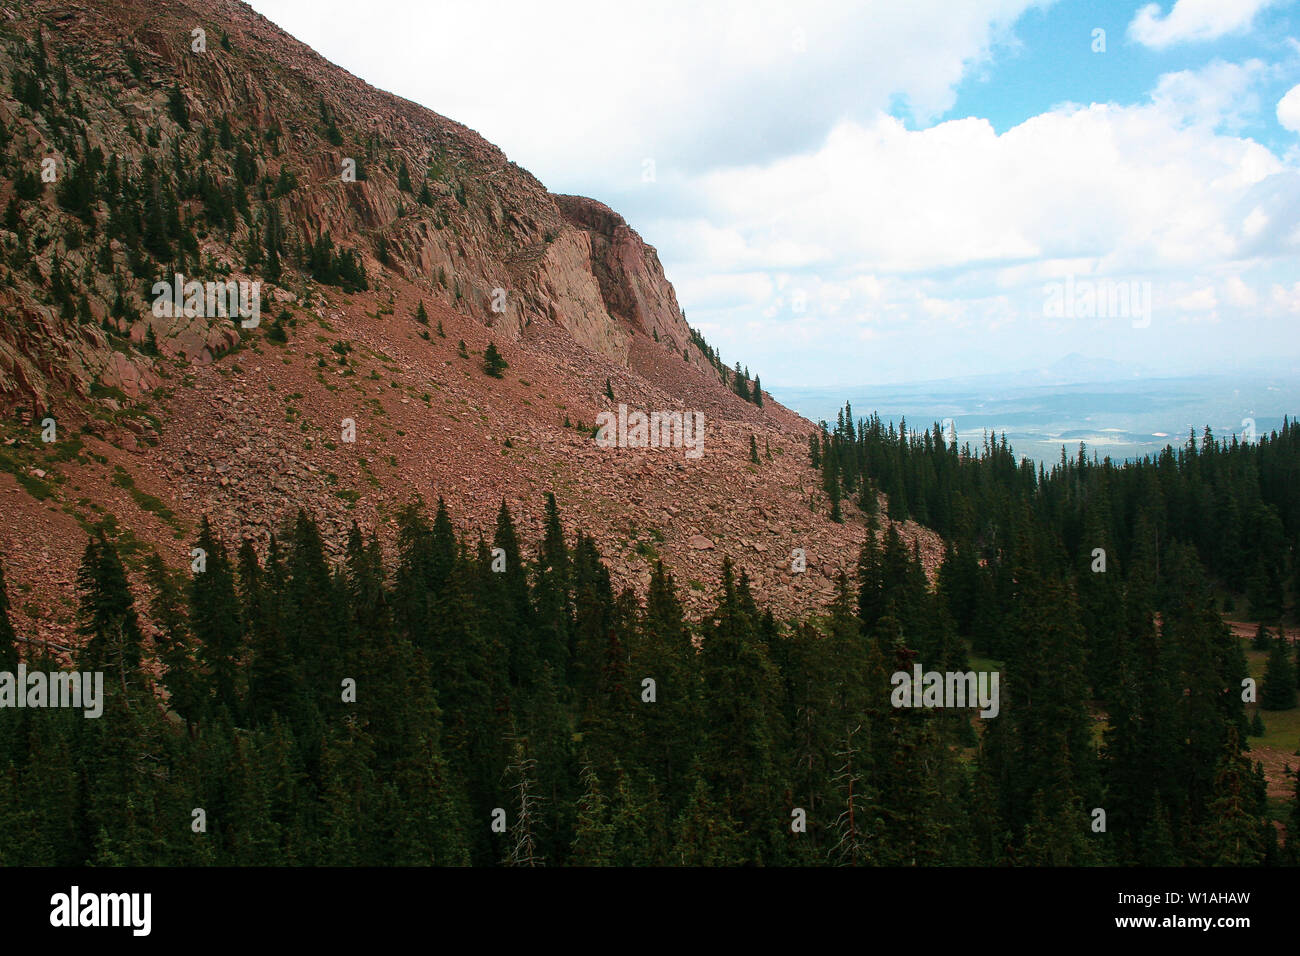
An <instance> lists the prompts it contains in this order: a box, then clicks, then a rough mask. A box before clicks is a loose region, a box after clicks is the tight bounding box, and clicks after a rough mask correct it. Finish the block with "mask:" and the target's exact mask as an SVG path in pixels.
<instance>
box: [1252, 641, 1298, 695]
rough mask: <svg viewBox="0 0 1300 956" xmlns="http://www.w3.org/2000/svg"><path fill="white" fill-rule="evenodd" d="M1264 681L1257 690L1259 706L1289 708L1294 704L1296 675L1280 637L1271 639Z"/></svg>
mask: <svg viewBox="0 0 1300 956" xmlns="http://www.w3.org/2000/svg"><path fill="white" fill-rule="evenodd" d="M1272 645H1273V646H1272V647H1271V648H1270V649H1269V653H1268V662H1267V663H1266V664H1265V665H1264V681H1263V683H1262V684H1261V685H1260V690H1259V706H1260V707H1261V708H1262V709H1264V710H1291V709H1292V708H1294V707H1295V706H1296V675H1295V672H1294V671H1293V670H1292V664H1291V655H1290V654H1289V653H1288V650H1287V646H1286V643H1285V642H1284V641H1283V640H1282V638H1280V637H1276V638H1274V639H1273V641H1272Z"/></svg>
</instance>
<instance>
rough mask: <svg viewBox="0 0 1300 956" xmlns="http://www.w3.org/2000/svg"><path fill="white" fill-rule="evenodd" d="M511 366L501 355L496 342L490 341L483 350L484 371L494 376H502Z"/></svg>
mask: <svg viewBox="0 0 1300 956" xmlns="http://www.w3.org/2000/svg"><path fill="white" fill-rule="evenodd" d="M509 367H510V366H509V365H508V364H507V363H506V360H505V359H504V358H502V357H501V353H500V352H498V351H497V347H496V343H495V342H489V343H488V346H487V349H486V351H484V352H483V371H485V372H487V374H489V375H491V376H492V377H493V378H500V377H501V373H502V372H504V371H505V370H506V369H508V368H509Z"/></svg>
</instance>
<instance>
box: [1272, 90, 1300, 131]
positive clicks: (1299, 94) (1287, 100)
mask: <svg viewBox="0 0 1300 956" xmlns="http://www.w3.org/2000/svg"><path fill="white" fill-rule="evenodd" d="M1277 121H1278V122H1279V123H1281V124H1282V125H1283V126H1284V127H1285V128H1286V129H1289V130H1290V131H1291V132H1293V133H1300V85H1297V86H1293V87H1291V89H1289V90H1287V92H1286V95H1285V96H1283V97H1282V99H1280V100H1278V103H1277Z"/></svg>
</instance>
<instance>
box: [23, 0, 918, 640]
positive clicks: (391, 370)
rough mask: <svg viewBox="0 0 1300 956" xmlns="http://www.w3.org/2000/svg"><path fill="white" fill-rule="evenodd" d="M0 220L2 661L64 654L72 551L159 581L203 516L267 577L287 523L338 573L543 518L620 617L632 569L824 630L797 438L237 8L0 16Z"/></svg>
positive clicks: (587, 207)
mask: <svg viewBox="0 0 1300 956" xmlns="http://www.w3.org/2000/svg"><path fill="white" fill-rule="evenodd" d="M196 30H202V31H203V33H202V34H201V37H202V38H203V39H204V40H205V42H204V43H203V44H199V43H198V42H197V38H198V37H199V36H200V35H199V34H196V33H195V31H196ZM196 46H201V47H202V49H201V50H200V49H196V48H195V47H196ZM47 161H48V162H47ZM47 169H49V170H52V173H53V175H52V176H51V178H50V179H48V180H46V179H44V177H43V175H42V174H43V173H44V172H45V171H46V170H47ZM349 172H355V177H352V176H350V175H347V173H349ZM0 210H3V212H2V213H0V555H2V556H3V560H4V562H5V568H6V573H7V577H8V581H9V584H10V587H11V589H15V590H14V591H13V593H15V594H17V595H30V596H31V599H25V598H20V597H16V598H15V599H14V602H13V607H14V613H15V615H16V616H17V618H18V622H19V623H20V625H21V626H22V627H23V628H24V629H25V630H27V631H28V632H30V633H34V634H37V635H41V636H44V637H47V638H49V639H50V640H53V641H56V642H60V643H65V644H67V643H72V642H75V640H76V637H75V628H74V626H73V620H72V615H71V609H72V608H74V607H75V606H76V593H75V582H74V569H75V568H76V566H77V563H78V561H79V559H80V555H81V553H82V551H83V550H84V548H85V544H86V536H87V533H88V532H90V531H92V530H104V531H105V533H107V534H110V535H111V536H113V537H115V538H116V539H118V540H119V541H120V542H121V543H122V545H123V548H122V550H123V552H124V554H125V555H126V556H127V561H128V564H129V570H130V571H131V572H132V573H135V572H137V571H138V570H139V561H140V560H142V557H143V556H144V555H145V554H147V553H148V552H149V551H151V550H154V551H157V553H158V554H159V556H160V557H161V558H162V560H163V561H164V562H165V563H166V564H168V565H170V566H171V567H173V568H177V569H181V568H183V567H187V566H188V564H187V562H188V560H189V558H188V553H189V548H190V547H191V542H192V541H193V538H194V534H195V529H196V527H197V524H198V521H199V519H200V518H201V517H202V516H208V517H210V518H211V520H212V521H213V523H214V525H215V526H216V527H217V529H218V530H219V531H220V533H221V534H222V535H223V536H224V538H225V540H226V541H227V542H230V543H232V544H237V543H238V542H240V541H241V540H246V541H249V542H250V543H252V544H253V546H254V547H256V548H265V547H266V546H267V542H268V538H269V535H270V533H271V532H272V531H275V530H277V529H282V528H283V527H284V525H285V522H286V521H289V520H292V518H293V516H294V515H295V514H296V512H297V510H298V509H299V508H307V509H309V510H311V511H312V512H313V513H314V515H316V517H317V518H318V520H319V521H320V522H321V525H322V527H323V528H324V530H325V531H326V533H327V536H328V537H327V541H326V546H327V548H329V549H330V550H331V553H333V554H337V553H338V548H339V546H340V545H341V544H342V542H343V541H344V540H345V538H346V535H347V531H348V528H349V527H350V526H351V524H352V523H353V522H354V521H355V522H357V523H358V524H359V525H360V526H361V527H362V528H365V529H368V530H373V531H375V532H376V533H377V534H378V535H379V536H380V537H384V536H386V535H389V534H391V533H393V527H394V522H393V515H394V514H395V513H396V512H397V510H398V509H399V508H401V507H403V506H405V505H407V504H409V503H410V502H411V501H412V499H413V498H415V497H417V496H419V497H423V498H424V499H425V500H426V501H427V502H432V501H435V500H436V499H437V498H439V497H442V498H444V499H445V500H446V502H447V504H448V507H449V508H450V510H451V513H452V514H453V515H454V516H455V518H456V520H457V521H458V522H459V523H460V525H461V530H462V531H464V532H466V533H468V534H470V535H471V536H474V535H477V534H478V533H481V532H483V531H486V532H487V533H488V534H490V533H491V528H492V526H493V522H494V518H495V514H496V511H497V509H498V508H499V507H500V504H501V502H502V500H503V499H504V500H505V501H507V502H508V504H509V506H510V509H511V511H512V513H513V514H514V515H515V519H516V522H517V525H518V527H519V529H520V533H521V535H522V537H523V540H524V541H525V542H526V543H527V542H535V541H537V540H538V539H539V537H540V534H541V528H542V503H543V496H544V495H545V493H547V492H552V493H554V494H555V496H556V498H557V500H558V503H559V506H560V508H561V509H562V511H563V513H564V515H565V518H566V521H567V522H568V528H569V529H570V531H571V532H572V531H575V530H577V529H582V530H583V531H584V532H585V533H586V534H589V535H591V536H592V537H593V538H595V539H596V541H597V543H598V545H599V547H600V550H601V552H602V554H603V555H605V558H606V561H607V562H608V564H609V567H610V571H611V574H612V575H613V577H614V579H615V582H616V584H617V585H618V586H620V587H622V586H632V587H635V588H637V589H638V590H641V589H644V586H645V584H646V581H647V580H648V576H649V572H650V569H651V567H652V566H653V562H654V561H658V560H662V561H663V562H664V563H665V565H666V566H667V567H668V568H669V569H670V570H671V571H672V572H673V573H675V574H677V575H678V576H679V578H680V580H681V581H682V582H683V583H685V584H689V587H687V588H684V589H683V594H684V600H685V602H686V604H687V606H688V608H689V609H690V610H691V611H692V612H693V613H701V612H703V611H704V609H705V603H706V601H707V600H708V599H709V597H710V596H711V595H712V594H713V593H714V585H716V584H717V582H718V581H719V580H720V578H721V565H722V561H723V558H724V556H726V557H729V558H730V559H731V560H732V561H734V562H735V564H736V566H737V568H738V569H739V570H743V571H745V572H746V573H747V574H748V575H749V579H750V580H751V581H752V582H753V584H754V587H755V590H756V593H757V594H758V596H760V597H761V598H762V599H763V600H764V601H765V602H766V603H770V604H771V606H772V607H773V608H774V609H775V610H776V611H778V612H787V611H788V612H794V611H806V610H809V609H811V608H814V607H818V606H821V605H824V604H825V603H826V602H827V601H829V599H830V598H831V596H832V593H833V587H834V585H833V582H834V580H835V577H836V575H837V573H838V572H839V571H840V570H841V569H851V566H852V563H853V560H854V558H853V556H854V555H855V554H856V551H857V548H858V547H859V545H860V544H861V541H862V538H863V536H864V534H865V533H866V530H865V524H864V523H863V522H862V521H861V520H857V516H856V515H854V513H853V512H854V509H853V506H852V505H849V504H846V505H845V511H846V512H847V513H848V514H849V515H850V516H851V518H853V519H854V520H850V521H849V523H847V524H844V525H840V524H835V523H832V522H830V521H829V520H828V517H827V515H828V512H829V505H828V502H827V501H826V500H825V496H824V494H823V492H822V491H821V481H820V478H819V476H818V475H817V474H816V473H815V472H814V471H813V470H812V469H811V467H810V465H809V461H808V439H809V436H810V433H811V432H812V431H813V426H812V424H811V423H810V422H807V421H805V420H804V419H802V418H800V417H799V416H797V415H795V414H793V413H792V412H790V411H789V410H787V409H785V408H782V407H781V406H780V405H779V404H778V403H776V402H775V401H773V400H772V399H771V397H770V396H764V401H763V403H762V405H761V407H760V406H759V405H757V404H754V403H751V402H748V401H745V400H744V399H742V398H740V397H739V396H738V395H737V393H736V391H734V390H733V389H732V387H731V385H732V384H733V383H731V382H728V381H727V380H726V378H727V376H725V375H723V374H722V370H721V369H720V368H718V367H716V366H715V364H714V362H715V359H714V357H711V356H709V355H707V354H706V353H704V352H703V351H702V350H701V348H700V342H699V340H698V339H697V338H696V337H694V336H693V334H692V330H691V329H689V328H688V327H687V325H686V322H685V320H684V318H683V316H682V312H681V309H680V307H679V305H678V302H677V299H676V296H675V294H674V292H673V289H672V286H671V285H670V284H669V283H668V281H667V279H666V278H665V276H664V271H663V267H662V265H661V264H660V262H659V258H658V255H657V254H656V253H655V250H654V249H653V248H651V247H649V246H647V245H646V244H645V243H644V242H643V241H642V240H641V238H640V237H639V236H638V235H637V234H636V232H635V231H634V230H633V229H632V228H631V227H630V226H629V225H628V224H627V223H626V222H625V221H624V220H623V219H622V218H621V217H620V216H619V215H618V214H617V213H615V212H614V211H613V210H611V209H609V208H608V207H607V206H605V205H603V204H601V203H599V202H596V201H594V200H591V199H585V198H582V197H578V196H556V195H552V194H551V193H549V192H548V191H547V190H546V188H545V187H544V186H543V185H542V184H541V183H539V182H538V181H537V180H536V179H535V178H534V177H533V176H531V175H530V174H529V173H528V172H526V171H525V170H523V169H521V168H519V167H518V166H516V165H515V164H513V163H511V162H509V161H508V160H507V159H506V158H505V156H503V155H502V154H501V152H500V150H498V149H497V148H496V147H494V146H492V145H491V144H490V143H487V142H485V141H484V140H483V139H482V138H481V137H480V136H478V135H477V134H476V133H474V132H473V131H472V130H469V129H466V128H465V127H464V126H461V125H460V124H458V123H455V122H453V121H451V120H449V119H447V118H445V117H442V116H439V115H438V114H436V113H434V112H431V111H430V110H427V109H424V108H423V107H420V106H417V105H415V104H413V103H410V102H407V101H405V100H402V99H400V98H398V97H395V96H392V95H390V94H388V93H384V92H382V91H380V90H376V89H374V88H372V87H370V86H368V85H366V84H365V83H363V82H362V81H360V80H359V79H357V78H356V77H353V76H351V75H349V74H348V73H346V72H344V71H343V70H341V69H339V68H337V67H334V66H332V65H330V64H329V63H327V62H325V61H324V60H323V59H321V57H319V56H318V55H316V54H315V53H314V52H312V51H311V50H310V49H308V48H307V47H305V46H303V45H302V44H300V43H298V42H297V41H296V40H294V39H293V38H292V37H289V36H287V35H286V34H285V33H283V32H282V31H281V30H279V29H278V28H276V27H275V26H274V25H272V24H271V23H269V22H268V21H266V20H265V19H263V18H262V17H260V16H258V15H257V14H256V13H254V12H253V11H251V10H250V9H249V8H248V7H246V6H244V5H243V4H240V3H236V2H231V0H193V2H190V3H180V2H175V0H115V2H112V3H109V2H80V3H74V2H55V0H23V2H17V0H0ZM363 270H364V275H363V274H362V272H363ZM178 273H180V274H182V275H183V276H184V277H185V279H186V280H187V281H188V280H198V281H214V282H227V281H234V282H241V281H242V282H254V281H255V282H260V283H261V306H262V308H261V315H260V324H259V325H258V327H256V328H251V329H249V328H244V327H242V326H241V324H240V322H239V321H238V319H232V318H229V317H224V318H223V317H220V316H215V315H210V314H208V315H207V316H206V317H205V315H185V314H181V315H179V316H170V315H166V314H163V315H158V314H155V310H154V309H153V308H152V287H153V285H154V283H156V282H159V281H172V279H173V277H174V276H175V275H176V274H178ZM205 313H206V310H205ZM421 318H424V319H425V321H421ZM489 343H491V344H494V345H495V346H496V348H497V349H498V350H499V352H500V353H501V354H502V355H503V356H504V359H505V361H506V362H508V366H509V367H508V369H507V370H506V371H505V374H504V377H502V378H496V377H491V376H489V375H487V374H486V373H485V370H484V363H483V355H484V353H485V351H486V349H487V347H488V345H489ZM620 404H625V405H627V406H628V407H630V408H632V409H638V410H647V411H648V410H676V411H681V412H688V411H689V412H692V413H699V414H702V415H703V416H704V417H705V419H706V421H707V427H706V436H705V443H704V449H703V455H702V457H698V458H690V457H686V456H685V455H684V454H683V452H682V449H680V448H655V449H635V448H614V449H609V448H600V447H597V446H596V445H595V443H594V440H593V437H592V436H593V429H592V425H593V423H594V422H595V421H596V419H597V416H598V415H599V414H600V413H601V412H609V411H613V410H614V409H615V408H617V406H618V405H620ZM46 418H53V419H54V420H55V422H56V424H57V438H56V440H54V441H52V442H51V441H47V440H46V439H45V438H44V436H43V434H42V430H41V429H42V422H43V421H44V420H45V419H46ZM347 422H350V423H351V426H350V428H351V435H350V436H349V437H344V436H346V435H348V431H347V428H346V427H345V428H344V429H343V430H342V431H341V428H340V426H341V425H343V423H347ZM751 442H754V443H756V447H757V448H758V449H760V450H761V453H762V457H763V460H762V462H761V463H759V464H755V463H754V462H752V461H751V456H750V448H751ZM907 534H908V535H909V536H910V537H915V538H919V539H920V542H921V544H922V548H923V553H924V554H925V555H926V556H927V560H928V562H929V563H930V564H931V566H933V564H934V563H935V561H936V560H937V556H938V554H939V553H940V551H941V546H940V544H939V542H937V540H936V539H934V538H933V536H932V535H928V534H927V533H926V532H925V531H924V530H923V529H920V528H917V527H915V526H911V527H909V528H908V529H907ZM794 549H799V550H800V551H801V552H803V553H805V554H806V556H807V562H808V573H794V572H792V570H791V562H790V555H791V553H792V552H793V550H794ZM37 597H39V600H37V599H36V598H37Z"/></svg>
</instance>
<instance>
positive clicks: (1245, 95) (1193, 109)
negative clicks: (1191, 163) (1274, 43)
mask: <svg viewBox="0 0 1300 956" xmlns="http://www.w3.org/2000/svg"><path fill="white" fill-rule="evenodd" d="M1267 72H1268V68H1267V67H1266V66H1265V65H1264V63H1263V62H1262V61H1261V60H1248V61H1246V62H1245V63H1240V64H1238V63H1225V62H1223V61H1222V60H1215V61H1214V62H1213V63H1210V64H1209V65H1208V66H1206V67H1203V68H1201V69H1199V70H1179V71H1178V72H1176V73H1166V74H1164V75H1163V76H1161V77H1160V80H1159V82H1158V83H1157V85H1156V89H1155V91H1154V92H1153V93H1152V94H1151V99H1152V102H1153V103H1155V104H1156V105H1157V106H1158V107H1160V108H1161V109H1163V110H1165V111H1167V112H1168V113H1170V114H1171V115H1177V116H1180V117H1181V118H1182V120H1183V122H1185V123H1188V124H1192V123H1200V124H1204V125H1207V126H1220V125H1223V126H1226V127H1227V128H1230V129H1239V128H1240V127H1242V126H1244V125H1245V124H1246V122H1247V121H1248V120H1249V119H1250V118H1251V117H1252V116H1253V115H1254V114H1257V113H1258V112H1259V109H1260V101H1259V96H1258V94H1257V93H1256V92H1255V90H1254V89H1253V87H1254V86H1255V85H1256V84H1257V83H1258V82H1259V81H1260V80H1261V79H1263V78H1264V77H1265V75H1266V74H1267Z"/></svg>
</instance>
